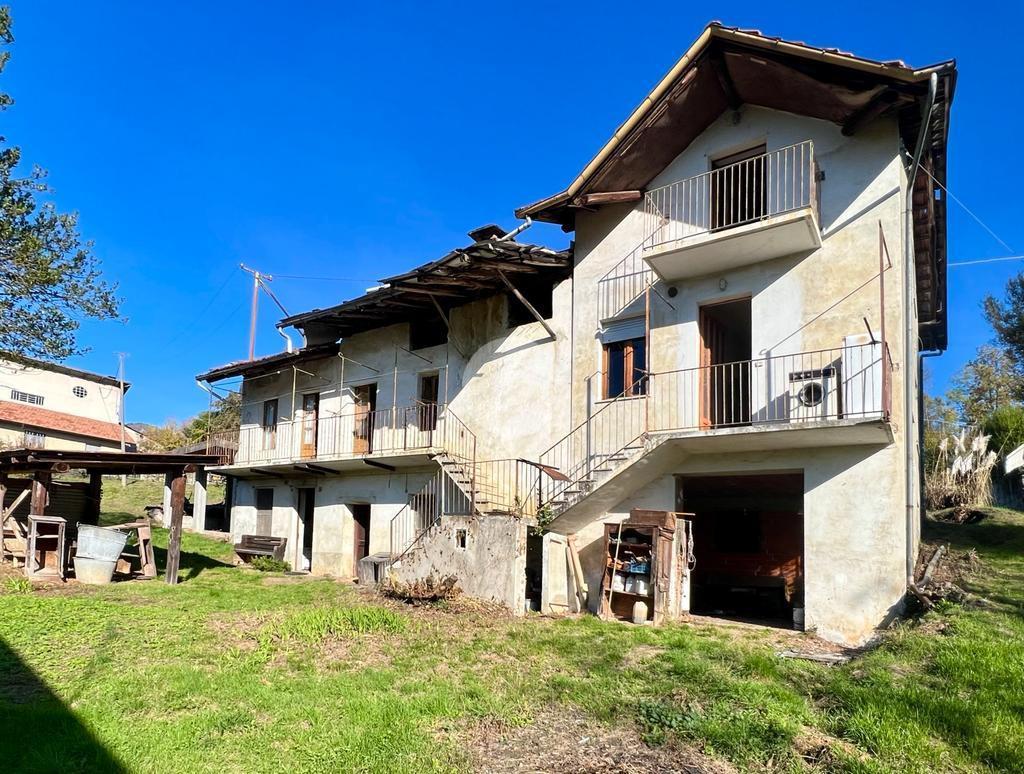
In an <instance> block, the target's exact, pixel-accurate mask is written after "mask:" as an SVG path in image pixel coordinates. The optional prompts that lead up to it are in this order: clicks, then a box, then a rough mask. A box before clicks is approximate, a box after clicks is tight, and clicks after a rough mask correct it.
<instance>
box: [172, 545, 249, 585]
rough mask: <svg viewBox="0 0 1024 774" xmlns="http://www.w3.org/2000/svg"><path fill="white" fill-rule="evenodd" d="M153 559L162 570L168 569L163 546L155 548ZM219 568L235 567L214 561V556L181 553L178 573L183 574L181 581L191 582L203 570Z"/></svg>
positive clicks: (180, 577)
mask: <svg viewBox="0 0 1024 774" xmlns="http://www.w3.org/2000/svg"><path fill="white" fill-rule="evenodd" d="M153 557H154V558H155V559H156V566H157V567H160V568H166V567H167V549H166V548H163V547H162V546H157V545H154V546H153ZM218 567H234V565H233V564H231V563H230V562H222V561H221V560H220V559H214V558H213V557H212V556H207V555H206V554H197V553H193V552H191V551H182V552H181V561H180V562H179V565H178V571H179V573H181V575H180V576H179V580H182V581H189V580H192V579H193V578H197V577H199V574H200V573H201V572H203V570H215V569H217V568H218Z"/></svg>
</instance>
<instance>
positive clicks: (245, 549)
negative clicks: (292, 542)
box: [235, 535, 288, 562]
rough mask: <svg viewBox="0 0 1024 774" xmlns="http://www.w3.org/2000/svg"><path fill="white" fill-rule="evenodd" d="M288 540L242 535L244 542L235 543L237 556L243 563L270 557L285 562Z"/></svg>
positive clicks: (266, 536) (267, 536)
mask: <svg viewBox="0 0 1024 774" xmlns="http://www.w3.org/2000/svg"><path fill="white" fill-rule="evenodd" d="M287 545H288V538H283V537H270V536H269V535H242V542H240V543H235V554H236V555H237V556H238V558H239V559H240V560H241V561H243V562H249V561H252V560H253V559H255V558H256V557H257V556H269V557H272V558H274V559H277V560H278V561H279V562H281V561H284V550H285V547H286V546H287Z"/></svg>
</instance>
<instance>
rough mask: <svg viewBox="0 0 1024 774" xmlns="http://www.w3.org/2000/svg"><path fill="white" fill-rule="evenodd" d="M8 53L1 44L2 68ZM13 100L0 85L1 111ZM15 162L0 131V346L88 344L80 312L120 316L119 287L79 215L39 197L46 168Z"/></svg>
mask: <svg viewBox="0 0 1024 774" xmlns="http://www.w3.org/2000/svg"><path fill="white" fill-rule="evenodd" d="M13 42H14V36H13V34H12V33H11V13H10V9H9V8H8V7H7V6H4V7H0V44H2V45H10V44H11V43H13ZM9 57H10V52H9V51H0V72H2V71H3V69H4V67H5V66H6V64H7V61H8V59H9ZM12 102H13V100H12V99H11V97H10V96H9V95H7V94H3V93H0V111H2V110H5V109H6V108H7V107H8V106H10V105H11V104H12ZM20 169H21V149H20V148H18V147H15V146H10V145H7V144H6V139H5V138H2V137H0V354H3V355H4V356H8V357H13V358H17V356H18V355H28V356H32V357H43V358H47V359H51V360H63V359H65V358H67V357H70V356H71V355H74V354H78V353H80V352H84V351H85V349H84V348H83V347H81V346H80V345H79V343H78V340H77V336H76V334H77V331H78V327H79V320H81V319H82V318H90V317H91V318H95V319H111V318H116V317H117V315H118V298H117V296H116V294H115V291H116V287H115V286H112V285H109V284H107V283H106V282H104V281H103V279H102V277H101V275H100V268H99V261H98V260H97V259H96V257H95V256H94V255H93V252H92V244H91V243H90V242H83V241H82V239H81V236H80V235H79V233H78V215H77V214H76V213H62V212H58V211H57V208H56V207H55V206H54V204H53V203H52V202H49V201H44V200H43V197H45V196H46V195H47V194H49V193H50V192H51V191H50V188H49V186H48V185H47V184H46V171H45V170H43V169H41V168H39V167H33V168H32V170H31V171H29V172H21V171H20Z"/></svg>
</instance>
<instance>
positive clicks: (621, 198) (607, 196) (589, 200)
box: [529, 191, 643, 266]
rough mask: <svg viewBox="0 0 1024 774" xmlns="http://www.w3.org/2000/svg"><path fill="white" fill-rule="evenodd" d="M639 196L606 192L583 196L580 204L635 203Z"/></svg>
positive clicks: (623, 192) (624, 192)
mask: <svg viewBox="0 0 1024 774" xmlns="http://www.w3.org/2000/svg"><path fill="white" fill-rule="evenodd" d="M641 196H643V194H642V193H641V192H640V191H606V192H604V193H589V194H585V195H584V196H583V197H582V198H581V199H580V202H581V203H582V204H583V206H584V207H592V206H594V205H596V204H621V203H624V202H635V201H639V199H640V197H641ZM529 263H530V265H531V266H538V265H542V264H539V263H537V262H536V261H531V262H529ZM544 265H547V264H544ZM553 265H557V264H553Z"/></svg>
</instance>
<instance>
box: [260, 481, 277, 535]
mask: <svg viewBox="0 0 1024 774" xmlns="http://www.w3.org/2000/svg"><path fill="white" fill-rule="evenodd" d="M273 525H274V490H273V489H257V490H256V534H257V535H268V536H269V535H270V530H271V528H272V527H273Z"/></svg>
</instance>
